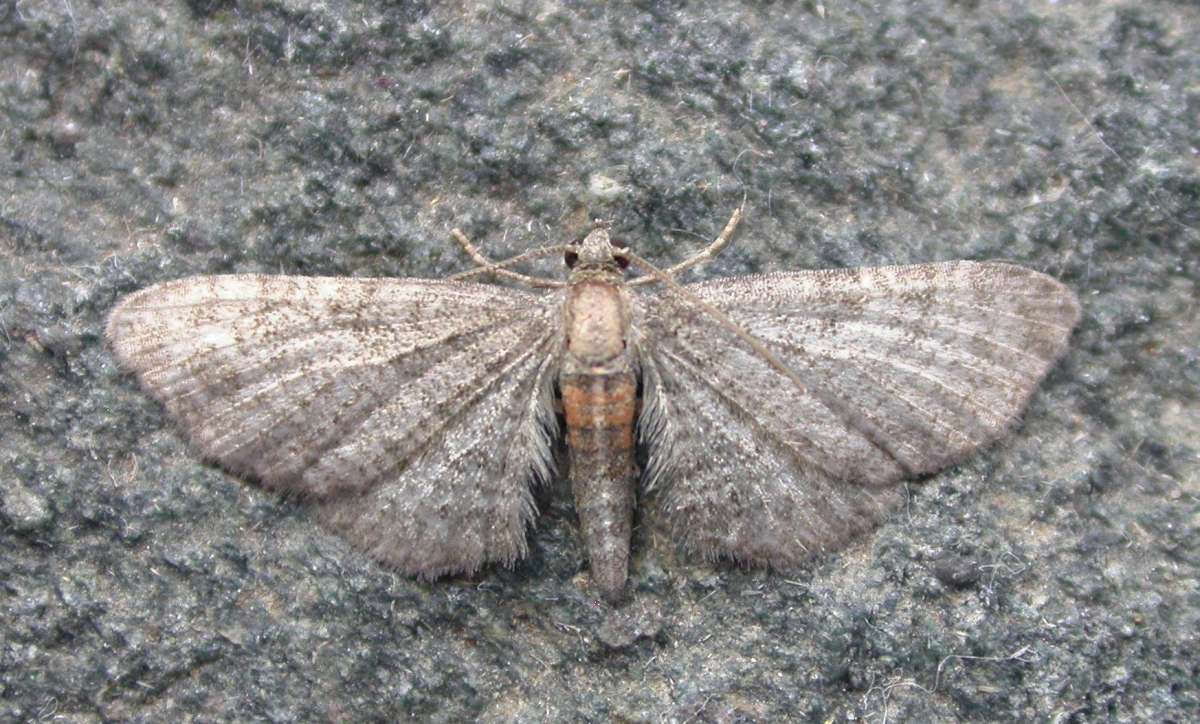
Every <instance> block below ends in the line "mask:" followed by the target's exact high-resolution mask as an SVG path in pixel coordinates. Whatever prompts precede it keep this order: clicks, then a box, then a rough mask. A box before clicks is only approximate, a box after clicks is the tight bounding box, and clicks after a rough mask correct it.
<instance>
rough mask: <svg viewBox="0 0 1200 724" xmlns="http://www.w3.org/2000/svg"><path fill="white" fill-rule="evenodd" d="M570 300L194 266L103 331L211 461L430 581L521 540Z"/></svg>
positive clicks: (543, 474)
mask: <svg viewBox="0 0 1200 724" xmlns="http://www.w3.org/2000/svg"><path fill="white" fill-rule="evenodd" d="M560 306H561V300H560V299H558V298H557V297H556V295H548V296H545V297H538V296H533V295H531V294H527V293H524V292H521V291H517V290H511V289H504V288H500V287H496V286H493V285H483V284H471V283H460V282H443V281H430V280H417V279H348V278H308V277H283V276H255V275H238V276H213V277H194V278H190V279H183V280H179V281H175V282H168V283H165V284H160V285H157V286H154V287H150V288H148V289H145V290H143V291H140V292H138V293H136V294H133V295H131V296H130V297H128V298H127V299H125V300H124V301H122V303H121V304H120V305H119V306H118V307H117V308H116V309H114V311H113V312H112V314H111V316H110V318H109V323H108V330H107V334H108V337H109V339H110V340H111V342H112V344H113V347H114V349H115V351H116V354H117V357H118V359H119V360H120V362H121V363H122V365H123V366H124V367H126V368H127V369H131V370H133V371H134V372H136V373H137V375H138V376H139V378H140V379H141V381H142V383H143V384H144V385H145V386H146V388H147V389H149V390H150V391H151V392H152V393H153V394H154V395H155V396H156V397H157V398H158V399H159V400H161V401H162V402H163V404H164V405H165V406H166V408H167V410H168V411H169V412H171V414H172V415H174V416H175V417H176V418H177V419H179V420H180V421H181V422H182V423H183V425H184V427H185V428H186V429H187V431H188V433H189V435H190V437H191V439H192V440H193V441H194V443H195V444H196V445H197V446H198V447H199V449H200V450H201V451H202V452H203V454H204V455H205V456H206V457H208V458H209V459H211V460H214V461H216V462H218V463H220V464H221V465H223V466H224V467H226V468H228V469H230V470H231V471H233V472H234V473H237V474H243V475H250V476H253V477H255V478H257V479H259V480H260V481H261V482H262V483H263V484H265V485H266V486H268V487H271V488H275V489H278V490H282V491H286V492H290V493H295V494H299V495H301V496H302V497H304V498H306V499H308V500H310V501H312V502H313V503H315V504H316V506H317V507H318V509H319V515H320V517H321V518H322V519H323V521H324V522H325V523H326V524H327V525H329V526H330V527H332V528H333V529H334V530H336V531H338V532H340V533H341V534H343V535H344V536H346V537H347V538H348V539H349V540H350V541H351V542H352V543H354V544H355V545H357V546H358V547H359V548H361V549H363V550H365V551H366V552H368V553H369V554H371V555H372V556H374V557H376V558H378V559H380V560H382V561H385V562H387V563H390V564H392V565H395V566H397V567H398V568H400V569H401V570H404V571H406V572H408V573H411V574H416V575H422V576H426V577H431V576H436V575H439V574H442V573H446V572H451V571H471V570H474V569H476V568H478V567H479V566H480V565H481V564H483V563H485V562H488V561H500V562H505V563H510V562H512V561H513V560H515V559H516V558H519V557H521V556H522V555H523V554H524V553H525V550H526V543H525V528H526V525H527V523H529V521H530V520H531V519H532V517H533V515H534V506H533V502H532V498H531V494H530V489H529V488H530V484H531V482H532V480H533V479H534V478H537V477H540V478H542V479H546V478H548V477H550V476H551V475H552V469H551V468H552V465H553V455H552V450H551V444H552V439H553V436H554V434H555V427H556V422H555V417H554V411H553V384H554V378H555V374H556V369H555V364H556V350H557V346H556V344H557V343H556V335H557V334H558V330H557V317H556V315H557V314H558V309H559V307H560Z"/></svg>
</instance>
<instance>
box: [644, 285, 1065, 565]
mask: <svg viewBox="0 0 1200 724" xmlns="http://www.w3.org/2000/svg"><path fill="white" fill-rule="evenodd" d="M686 289H687V291H688V292H690V293H692V294H695V295H696V296H697V297H699V298H701V299H702V300H703V301H704V302H706V303H708V304H710V305H712V306H715V307H717V308H718V309H720V310H721V311H722V312H724V313H725V314H726V315H727V316H728V317H729V318H731V319H732V320H733V321H734V322H735V323H736V324H737V325H738V326H740V327H741V328H742V329H743V330H745V331H746V332H748V333H749V334H751V335H753V336H754V337H756V338H757V339H759V340H760V341H762V342H763V343H765V344H766V346H767V347H768V349H769V350H770V352H771V354H772V356H773V357H774V360H773V361H768V360H764V359H763V358H762V357H761V355H756V354H754V353H753V351H752V350H750V349H748V347H747V345H746V344H745V343H744V342H743V341H742V340H740V339H738V337H737V336H736V335H735V334H733V333H731V332H730V331H729V330H728V329H727V328H726V327H725V326H724V325H723V324H722V323H721V322H719V321H718V320H716V319H714V318H713V317H712V315H709V314H707V313H705V312H704V311H703V310H702V309H700V308H698V307H697V306H696V305H694V304H691V303H689V302H688V301H687V300H686V299H683V298H680V297H679V296H677V295H671V294H670V293H669V292H664V293H662V294H661V295H657V296H649V295H648V296H645V297H642V298H640V299H639V302H638V308H637V314H636V315H635V320H636V321H637V322H638V328H637V335H636V340H637V344H638V345H639V347H638V350H639V359H640V361H641V370H642V383H643V387H644V392H643V408H642V410H643V411H642V415H641V417H640V419H639V428H640V430H641V435H642V439H643V442H644V443H645V444H646V445H647V446H648V458H649V463H650V464H649V466H648V470H647V475H648V479H649V480H650V481H665V482H666V483H667V485H668V490H667V494H666V505H667V509H668V514H669V516H670V517H671V519H672V522H673V525H674V527H675V529H676V532H677V533H678V534H679V535H680V536H681V537H682V538H683V539H684V540H685V542H687V543H688V544H689V545H690V546H691V547H692V548H694V549H697V550H699V551H700V552H702V553H704V554H706V555H709V556H714V555H725V556H730V557H734V558H738V559H743V560H751V561H756V562H764V563H772V564H776V565H786V564H789V563H791V562H794V561H795V560H798V559H799V558H800V557H802V556H803V555H804V554H806V553H807V552H811V551H812V550H813V549H822V548H831V547H836V546H837V545H839V544H841V543H843V542H845V541H846V540H848V539H849V538H851V537H852V536H853V535H855V534H856V533H858V532H860V531H862V530H863V529H865V528H866V527H869V525H870V524H871V523H872V521H874V520H875V519H876V518H877V517H878V515H879V514H880V512H881V511H883V510H884V509H886V507H887V506H888V505H889V504H890V500H891V499H892V497H893V496H894V493H893V492H892V491H891V490H890V489H889V488H888V487H887V486H889V485H890V484H891V483H895V482H896V481H898V480H901V479H903V478H905V477H909V476H912V475H916V474H923V473H929V472H933V471H935V470H938V469H940V468H943V467H945V466H946V465H949V464H952V463H954V462H957V461H959V460H961V459H963V458H964V457H966V456H967V455H969V454H970V453H971V452H972V451H974V450H975V449H977V448H978V447H979V446H981V445H983V444H986V443H988V442H991V441H993V440H995V439H997V438H999V437H1000V436H1002V435H1003V434H1004V433H1005V432H1006V431H1007V429H1008V428H1009V427H1010V426H1011V425H1012V423H1013V421H1014V420H1015V419H1016V418H1017V417H1018V415H1019V414H1020V412H1021V410H1022V409H1023V408H1024V406H1025V404H1026V403H1027V401H1028V399H1029V397H1030V395H1031V394H1032V392H1033V390H1034V389H1035V388H1036V385H1037V383H1038V382H1039V381H1040V380H1041V379H1042V377H1043V376H1044V375H1045V374H1046V372H1047V370H1048V369H1049V368H1050V366H1051V365H1053V363H1054V362H1055V361H1056V360H1057V359H1058V358H1059V357H1061V355H1062V354H1063V352H1064V351H1065V349H1066V344H1067V340H1068V338H1069V336H1070V332H1071V329H1072V328H1073V327H1074V325H1075V323H1076V322H1077V320H1078V317H1079V307H1078V303H1077V301H1076V299H1075V296H1074V295H1073V294H1072V293H1071V292H1070V291H1069V290H1068V289H1066V288H1065V287H1064V286H1063V285H1061V284H1059V283H1058V282H1057V281H1055V280H1053V279H1051V278H1050V277H1047V276H1045V275H1043V274H1039V273H1037V272H1033V271H1030V270H1028V269H1024V268H1022V267H1017V266H1013V265H1008V264H996V263H983V264H980V263H972V262H952V263H946V264H930V265H916V266H907V267H880V268H866V269H848V270H829V271H809V272H792V273H784V274H770V275H761V276H750V277H741V278H729V279H719V280H715V281H711V282H705V283H700V284H694V285H688V286H687V287H686ZM780 365H782V366H783V367H785V368H786V370H787V372H786V373H783V372H781V371H780V369H779V366H780Z"/></svg>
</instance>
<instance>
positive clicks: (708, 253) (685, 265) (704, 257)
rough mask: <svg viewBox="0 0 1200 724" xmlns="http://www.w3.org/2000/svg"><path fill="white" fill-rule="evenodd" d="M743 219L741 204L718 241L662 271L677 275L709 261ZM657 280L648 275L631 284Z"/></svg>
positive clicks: (633, 285) (635, 285)
mask: <svg viewBox="0 0 1200 724" xmlns="http://www.w3.org/2000/svg"><path fill="white" fill-rule="evenodd" d="M745 203H746V199H745V198H743V199H742V204H743V205H745ZM741 220H742V207H741V206H739V207H737V208H736V209H734V210H733V216H730V217H729V221H728V222H727V223H726V224H725V228H724V229H722V230H721V235H720V236H718V237H717V240H716V241H714V242H713V243H711V244H709V245H708V246H706V247H704V248H703V249H701V250H700V251H699V252H697V253H696V254H694V255H693V256H691V257H690V258H688V259H684V260H683V261H681V262H679V263H678V264H676V265H675V266H673V267H668V268H667V269H664V270H663V271H662V273H663V274H667V275H669V276H675V275H676V274H678V273H679V272H681V271H684V270H685V269H691V268H692V267H694V266H696V265H697V264H703V263H704V262H706V261H708V260H709V259H712V258H713V257H714V256H716V255H717V254H719V253H721V250H722V249H724V248H725V245H726V244H728V243H729V240H730V239H732V238H733V232H734V230H735V229H737V225H738V222H739V221H741ZM656 281H658V279H657V278H656V277H653V276H648V277H643V278H641V279H633V280H631V281H630V282H629V286H631V287H640V286H642V285H644V284H653V283H654V282H656Z"/></svg>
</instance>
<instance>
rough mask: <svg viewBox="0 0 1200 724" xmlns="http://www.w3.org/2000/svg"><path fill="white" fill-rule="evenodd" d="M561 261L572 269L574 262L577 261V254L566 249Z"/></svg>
mask: <svg viewBox="0 0 1200 724" xmlns="http://www.w3.org/2000/svg"><path fill="white" fill-rule="evenodd" d="M563 261H564V262H566V263H567V268H568V269H574V268H575V263H576V262H577V261H579V254H576V253H575V252H573V251H568V252H566V253H564V254H563Z"/></svg>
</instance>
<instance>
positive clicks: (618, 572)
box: [559, 370, 637, 601]
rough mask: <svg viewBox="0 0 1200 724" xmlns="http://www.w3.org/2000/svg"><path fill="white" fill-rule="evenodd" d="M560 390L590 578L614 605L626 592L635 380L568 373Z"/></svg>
mask: <svg viewBox="0 0 1200 724" xmlns="http://www.w3.org/2000/svg"><path fill="white" fill-rule="evenodd" d="M559 388H560V390H561V391H562V401H563V413H564V414H565V416H566V419H567V447H568V450H569V455H570V463H571V487H572V488H573V490H574V493H575V510H576V512H577V513H578V514H579V527H580V529H581V530H582V533H583V539H584V543H585V545H586V546H587V550H588V558H589V559H590V561H591V569H592V579H593V580H594V581H595V582H596V585H597V586H599V588H600V591H601V593H602V594H603V595H604V597H605V598H606V599H608V600H609V601H616V600H617V599H619V598H620V597H621V594H622V592H623V591H624V588H625V578H626V573H627V571H628V566H629V539H630V536H631V534H632V528H633V505H634V483H635V481H636V479H637V467H636V463H635V462H634V435H633V419H634V415H635V411H636V407H637V380H636V379H635V378H634V376H633V372H632V371H628V370H626V371H620V372H609V373H601V374H597V373H577V374H570V373H568V374H564V375H563V376H562V377H561V378H560V380H559Z"/></svg>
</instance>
